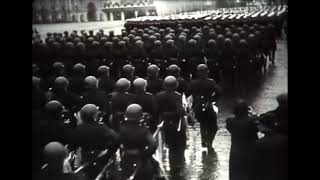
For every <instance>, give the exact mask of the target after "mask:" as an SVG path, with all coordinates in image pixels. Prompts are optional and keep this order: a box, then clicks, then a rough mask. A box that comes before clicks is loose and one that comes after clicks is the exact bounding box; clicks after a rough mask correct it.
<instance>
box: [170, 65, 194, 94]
mask: <svg viewBox="0 0 320 180" xmlns="http://www.w3.org/2000/svg"><path fill="white" fill-rule="evenodd" d="M167 74H168V75H169V76H173V77H175V78H176V79H177V81H178V87H177V89H176V91H177V92H179V93H180V94H185V95H186V96H187V97H188V96H189V95H190V87H189V85H188V82H187V81H186V80H185V79H184V78H183V77H182V76H181V74H180V67H179V66H177V65H175V64H172V65H170V66H169V67H168V69H167Z"/></svg>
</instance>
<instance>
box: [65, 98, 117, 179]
mask: <svg viewBox="0 0 320 180" xmlns="http://www.w3.org/2000/svg"><path fill="white" fill-rule="evenodd" d="M98 113H99V108H98V107H97V106H95V105H94V104H86V105H84V106H83V107H82V108H81V110H80V111H79V112H78V114H77V119H78V122H77V124H78V125H77V127H76V128H75V129H74V131H73V134H72V143H71V147H73V148H75V149H78V148H79V147H81V159H80V164H84V163H86V162H90V161H93V160H95V159H96V157H97V156H98V155H99V154H100V153H101V151H104V150H106V149H108V150H109V151H108V153H107V154H106V155H105V156H103V157H104V158H106V157H108V154H113V153H115V152H116V151H117V149H118V148H119V144H118V138H119V136H118V134H117V133H116V132H115V131H114V130H112V129H110V128H109V127H108V126H107V125H106V124H100V123H98ZM104 158H103V159H104ZM102 164H103V163H102ZM102 164H100V163H99V164H97V166H98V167H94V166H93V167H92V166H89V167H88V170H87V172H86V173H87V176H88V177H89V178H90V179H92V178H94V177H95V176H96V175H97V171H100V169H99V168H102V167H101V165H102Z"/></svg>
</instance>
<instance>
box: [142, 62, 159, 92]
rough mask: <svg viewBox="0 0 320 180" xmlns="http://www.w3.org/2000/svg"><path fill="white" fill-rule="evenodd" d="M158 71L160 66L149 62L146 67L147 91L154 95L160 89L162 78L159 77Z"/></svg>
mask: <svg viewBox="0 0 320 180" xmlns="http://www.w3.org/2000/svg"><path fill="white" fill-rule="evenodd" d="M159 71H160V68H159V67H158V66H157V65H155V64H151V65H150V66H148V68H147V77H146V80H147V92H150V93H152V94H154V95H155V94H157V93H158V92H160V91H161V90H162V83H163V80H162V79H161V78H159Z"/></svg>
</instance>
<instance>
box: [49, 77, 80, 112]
mask: <svg viewBox="0 0 320 180" xmlns="http://www.w3.org/2000/svg"><path fill="white" fill-rule="evenodd" d="M47 97H48V100H57V101H59V102H61V103H62V104H63V106H64V107H65V109H67V110H69V111H71V112H74V111H78V110H79V109H80V106H81V105H82V103H83V102H82V99H81V97H80V96H79V95H76V94H75V93H73V92H71V91H69V80H68V79H66V78H65V77H63V76H59V77H57V78H56V79H55V81H54V84H53V86H52V89H51V90H50V91H49V92H48V93H47Z"/></svg>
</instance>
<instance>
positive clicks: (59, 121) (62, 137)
mask: <svg viewBox="0 0 320 180" xmlns="http://www.w3.org/2000/svg"><path fill="white" fill-rule="evenodd" d="M62 111H63V106H62V104H61V103H60V102H59V101H55V100H53V101H49V102H48V103H46V105H45V107H44V111H43V114H42V115H41V119H39V121H38V122H37V123H36V124H35V125H33V127H32V136H33V142H32V143H33V146H34V147H35V150H37V149H38V148H43V146H45V145H46V144H47V143H49V142H51V141H59V142H61V143H62V144H64V145H66V144H68V143H70V140H71V139H70V138H71V137H72V136H71V135H72V131H71V129H69V128H68V127H67V126H65V124H64V119H63V118H62ZM38 150H39V149H38Z"/></svg>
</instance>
